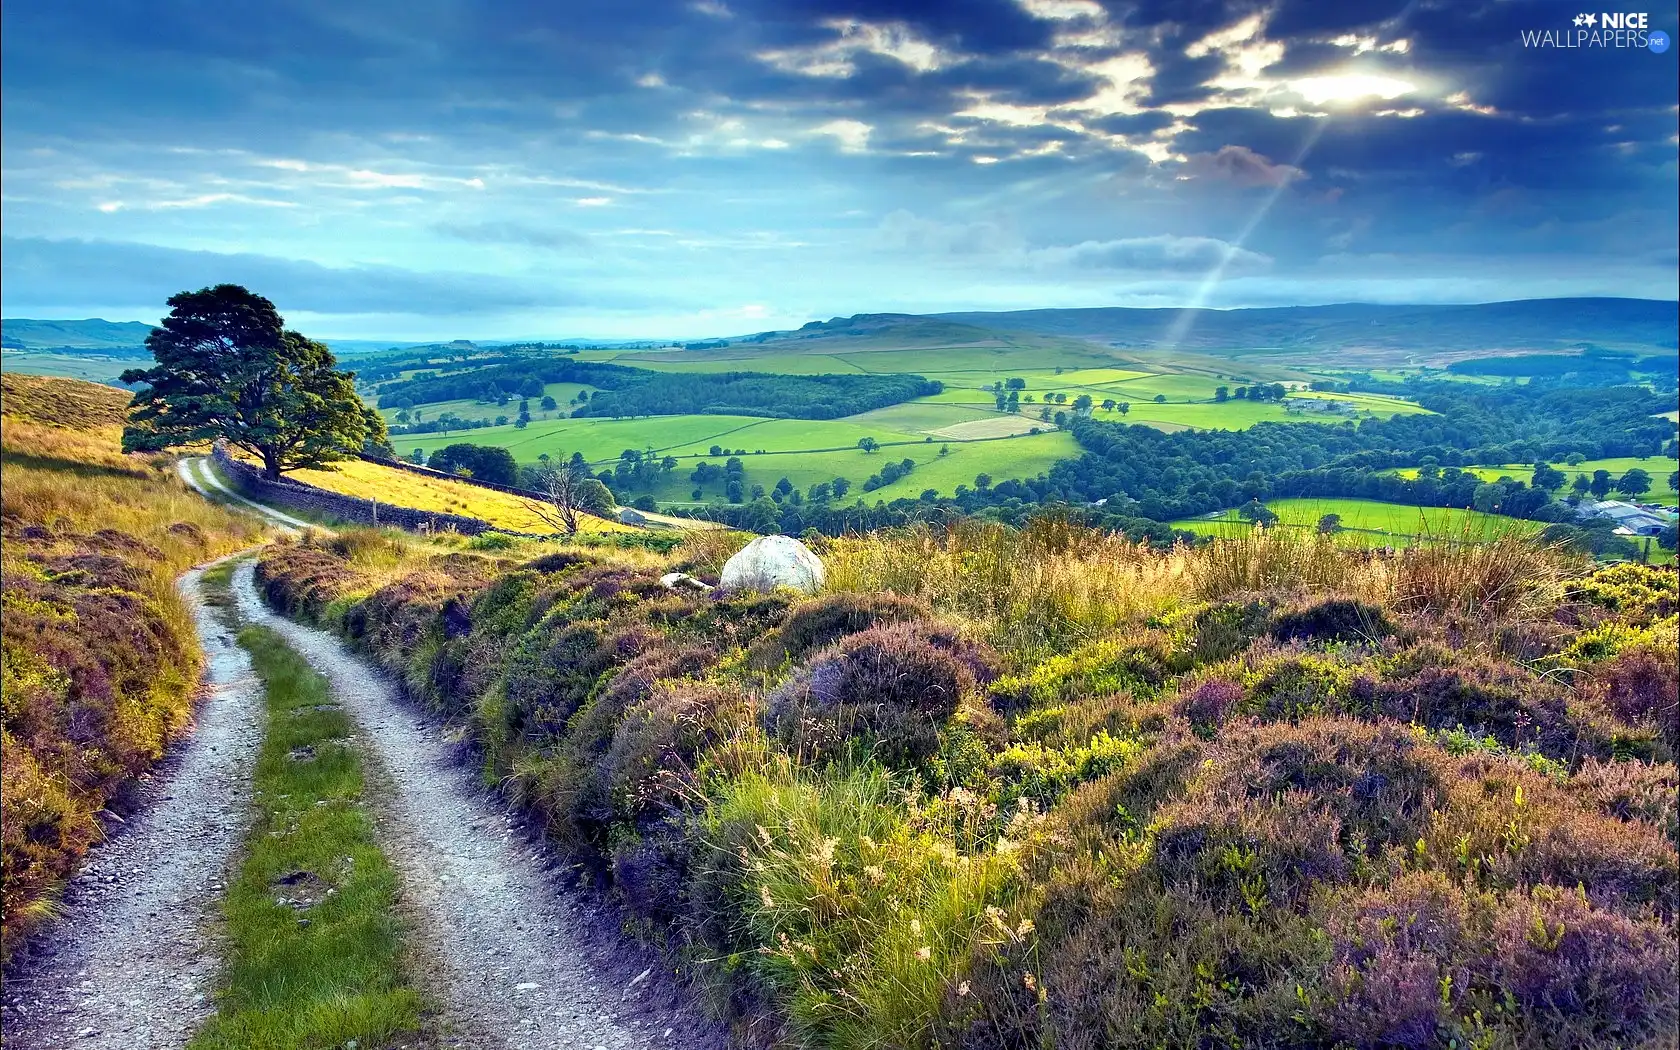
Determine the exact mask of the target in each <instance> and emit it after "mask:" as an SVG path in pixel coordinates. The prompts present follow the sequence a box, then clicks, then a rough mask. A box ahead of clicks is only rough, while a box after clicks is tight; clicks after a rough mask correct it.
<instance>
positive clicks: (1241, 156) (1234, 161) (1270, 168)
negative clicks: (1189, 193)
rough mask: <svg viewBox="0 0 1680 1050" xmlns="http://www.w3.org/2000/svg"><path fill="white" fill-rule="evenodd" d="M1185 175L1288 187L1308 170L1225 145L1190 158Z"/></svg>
mask: <svg viewBox="0 0 1680 1050" xmlns="http://www.w3.org/2000/svg"><path fill="white" fill-rule="evenodd" d="M1181 177H1184V178H1191V179H1210V180H1219V181H1223V182H1229V183H1232V184H1233V185H1237V186H1287V185H1288V184H1290V183H1291V182H1294V181H1295V180H1296V179H1304V178H1306V177H1307V173H1306V172H1304V171H1302V170H1301V169H1300V168H1297V167H1295V166H1294V165H1291V164H1274V163H1272V162H1271V161H1270V160H1268V159H1266V158H1265V157H1263V156H1261V155H1260V154H1258V153H1256V152H1254V151H1253V150H1251V149H1249V148H1248V147H1247V146H1221V147H1219V149H1218V151H1216V152H1214V153H1195V154H1192V155H1190V156H1189V157H1187V158H1186V159H1185V161H1184V166H1183V168H1182V169H1181Z"/></svg>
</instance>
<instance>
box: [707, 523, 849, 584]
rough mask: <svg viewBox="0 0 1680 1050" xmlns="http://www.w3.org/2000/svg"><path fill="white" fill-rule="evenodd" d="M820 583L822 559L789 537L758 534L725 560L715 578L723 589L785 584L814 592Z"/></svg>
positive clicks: (821, 578) (821, 579)
mask: <svg viewBox="0 0 1680 1050" xmlns="http://www.w3.org/2000/svg"><path fill="white" fill-rule="evenodd" d="M822 585H823V564H822V559H820V558H818V557H817V556H816V555H815V554H813V553H811V548H809V547H807V546H805V545H804V544H803V543H800V542H799V541H798V540H796V539H794V538H793V537H792V536H760V537H759V538H758V539H756V540H753V541H752V542H751V543H749V544H747V545H746V546H745V547H743V548H741V549H740V551H738V552H736V554H735V556H734V557H732V558H730V559H729V560H728V561H726V562H724V563H723V573H722V574H721V575H720V576H719V578H718V586H719V587H721V588H722V589H723V590H726V591H749V590H750V591H766V592H768V591H773V590H775V589H776V588H777V587H787V588H790V589H792V590H796V591H799V592H800V593H801V594H815V593H816V592H817V591H818V590H820V589H822Z"/></svg>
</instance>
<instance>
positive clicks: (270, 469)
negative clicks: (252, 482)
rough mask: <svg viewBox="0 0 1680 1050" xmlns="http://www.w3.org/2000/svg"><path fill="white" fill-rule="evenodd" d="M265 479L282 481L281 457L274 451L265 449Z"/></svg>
mask: <svg viewBox="0 0 1680 1050" xmlns="http://www.w3.org/2000/svg"><path fill="white" fill-rule="evenodd" d="M262 458H263V477H265V478H267V479H268V480H269V481H279V480H280V455H279V453H277V452H275V451H274V450H273V449H267V448H265V449H263V450H262Z"/></svg>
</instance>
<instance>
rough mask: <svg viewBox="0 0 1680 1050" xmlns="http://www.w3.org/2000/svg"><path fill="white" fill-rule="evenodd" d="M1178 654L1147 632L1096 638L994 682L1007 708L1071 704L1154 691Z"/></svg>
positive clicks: (1000, 702) (994, 693) (999, 702)
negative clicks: (1125, 637) (1122, 638)
mask: <svg viewBox="0 0 1680 1050" xmlns="http://www.w3.org/2000/svg"><path fill="white" fill-rule="evenodd" d="M1175 664H1181V660H1180V656H1179V654H1178V653H1176V652H1174V650H1173V647H1172V645H1171V644H1170V643H1169V642H1168V641H1167V639H1166V638H1165V637H1164V636H1163V635H1160V634H1157V633H1154V632H1149V633H1144V634H1142V635H1141V636H1140V637H1137V639H1136V640H1135V641H1127V642H1125V643H1121V642H1117V641H1102V642H1095V643H1093V644H1090V645H1086V646H1083V647H1081V648H1079V649H1076V650H1074V651H1073V652H1071V653H1068V654H1067V655H1065V656H1053V657H1051V658H1049V659H1047V660H1045V661H1043V662H1042V663H1039V664H1038V665H1037V666H1035V667H1033V668H1032V669H1031V670H1029V671H1026V672H1023V673H1021V674H1013V675H1006V676H1004V677H1002V678H999V679H998V680H997V681H996V682H995V683H993V685H992V689H991V696H992V700H993V702H994V703H996V704H997V706H998V707H999V708H1000V709H1001V710H1004V711H1014V710H1021V709H1025V708H1032V707H1040V706H1046V705H1049V704H1058V703H1068V702H1072V701H1078V700H1082V699H1086V698H1089V697H1094V696H1101V695H1104V694H1109V693H1117V692H1120V691H1121V690H1131V691H1135V692H1138V693H1142V694H1152V693H1154V692H1155V691H1156V690H1157V689H1159V688H1160V687H1161V685H1162V684H1163V683H1164V682H1165V681H1166V680H1167V677H1168V676H1169V675H1170V674H1171V672H1172V667H1173V666H1174V665H1175Z"/></svg>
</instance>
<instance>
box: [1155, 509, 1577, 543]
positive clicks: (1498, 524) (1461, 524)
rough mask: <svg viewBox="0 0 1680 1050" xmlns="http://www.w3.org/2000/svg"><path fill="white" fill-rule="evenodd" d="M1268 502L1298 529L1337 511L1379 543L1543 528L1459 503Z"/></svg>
mask: <svg viewBox="0 0 1680 1050" xmlns="http://www.w3.org/2000/svg"><path fill="white" fill-rule="evenodd" d="M1266 506H1267V507H1268V508H1269V509H1270V510H1271V511H1272V513H1274V514H1276V515H1277V516H1278V523H1279V524H1280V525H1285V526H1293V527H1298V528H1315V527H1317V525H1318V523H1319V520H1320V519H1321V518H1323V517H1324V515H1326V514H1339V515H1341V518H1342V521H1341V524H1342V528H1343V529H1345V530H1348V531H1350V532H1353V531H1357V532H1361V533H1364V534H1365V535H1367V536H1369V537H1370V538H1371V539H1372V541H1373V542H1375V543H1377V544H1378V545H1382V544H1385V543H1387V542H1389V541H1390V540H1413V539H1421V540H1428V539H1470V540H1488V539H1494V538H1497V537H1499V536H1502V535H1505V534H1507V533H1511V532H1515V533H1519V534H1525V535H1526V534H1532V533H1537V532H1539V531H1540V530H1541V529H1542V528H1543V527H1544V526H1542V525H1541V524H1540V523H1539V522H1533V521H1522V520H1519V519H1517V518H1506V517H1501V516H1499V515H1497V514H1483V513H1481V512H1480V511H1474V510H1460V509H1459V508H1456V507H1413V506H1409V505H1406V504H1401V503H1384V502H1382V501H1380V500H1368V499H1279V500H1272V501H1270V502H1268V503H1267V504H1266ZM1172 524H1173V527H1174V528H1179V529H1188V530H1189V531H1191V532H1196V533H1200V534H1202V535H1209V536H1228V535H1231V534H1232V533H1233V532H1242V531H1244V530H1247V529H1249V528H1251V527H1252V526H1251V525H1250V524H1249V523H1248V522H1247V521H1245V520H1243V519H1242V518H1241V517H1239V516H1238V514H1237V512H1236V511H1234V510H1230V511H1225V512H1224V513H1222V514H1220V515H1218V516H1217V517H1212V518H1187V519H1182V520H1180V521H1175V522H1173V523H1172ZM1354 538H1357V537H1354Z"/></svg>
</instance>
